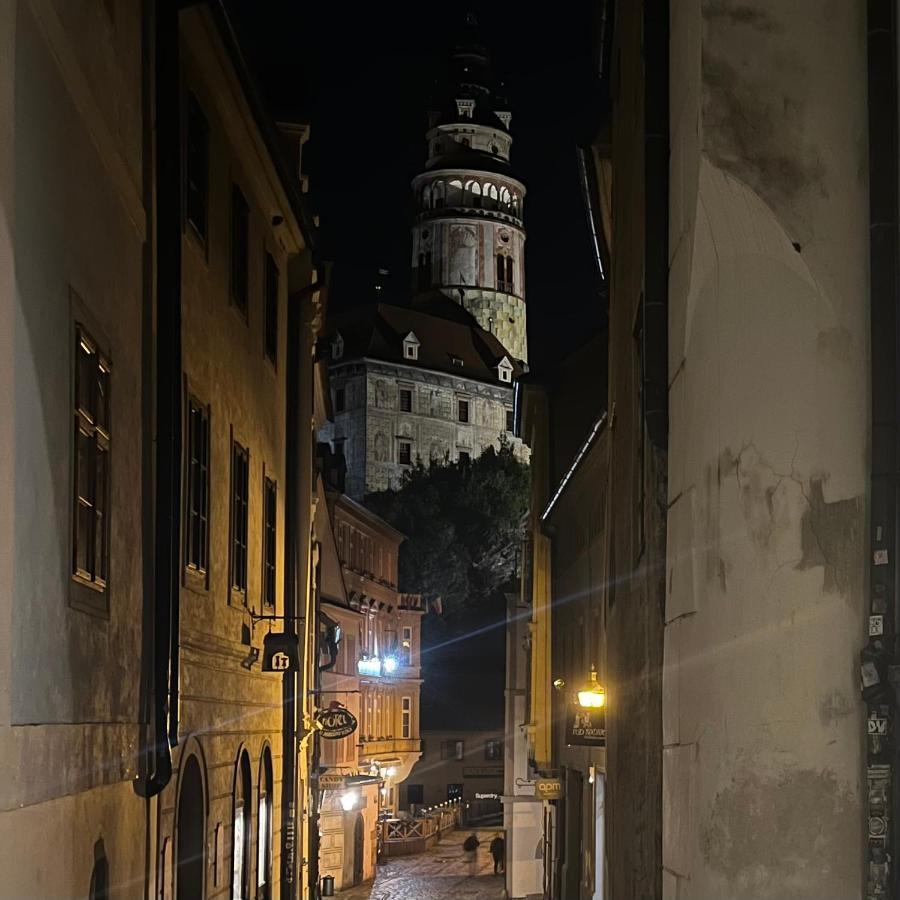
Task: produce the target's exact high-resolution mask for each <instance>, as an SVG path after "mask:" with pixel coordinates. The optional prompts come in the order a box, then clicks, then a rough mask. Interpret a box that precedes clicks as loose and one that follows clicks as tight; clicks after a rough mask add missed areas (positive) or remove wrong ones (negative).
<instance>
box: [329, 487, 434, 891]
mask: <svg viewBox="0 0 900 900" xmlns="http://www.w3.org/2000/svg"><path fill="white" fill-rule="evenodd" d="M320 485H321V487H320V496H324V498H325V502H324V503H322V502H320V503H319V504H318V506H317V509H316V538H317V541H318V544H319V547H320V582H319V583H320V588H319V590H320V593H319V629H320V635H321V638H320V654H319V658H320V662H319V688H318V690H319V706H320V707H321V708H323V709H327V708H329V707H334V706H338V705H339V706H342V707H345V708H346V709H348V710H350V712H351V713H353V715H354V716H355V717H356V720H357V723H358V726H357V730H356V731H355V732H354V733H353V734H351V735H349V736H347V737H344V738H340V739H336V740H327V739H324V738H319V739H318V753H317V771H318V772H320V773H321V774H320V776H319V777H320V784H321V785H324V787H322V789H321V790H320V795H319V799H320V809H319V833H320V849H319V859H320V863H319V868H320V873H321V875H322V876H323V877H324V876H327V875H331V876H332V877H334V879H335V887H336V888H337V889H341V888H344V887H349V886H351V885H354V884H359V883H360V882H361V881H368V880H369V879H371V878H374V876H375V862H376V854H377V846H378V841H377V828H378V819H379V816H380V815H381V813H383V812H391V811H393V810H396V809H397V803H398V793H399V791H400V790H401V787H400V786H401V785H402V783H403V782H404V781H405V779H406V778H408V776H409V773H410V771H411V770H412V768H413V766H414V765H415V763H416V761H417V760H418V759H419V756H420V753H421V748H420V740H419V692H420V687H421V668H420V666H421V656H420V654H421V618H422V615H423V612H424V607H423V605H422V602H421V598H419V597H418V596H417V595H412V594H401V593H400V592H399V590H398V586H397V564H398V555H399V551H400V545H401V543H402V541H403V540H404V537H403V535H401V534H400V533H399V532H397V531H396V530H395V529H393V528H391V526H389V525H388V524H387V523H386V522H384V521H383V520H382V519H380V518H378V517H377V516H375V515H373V514H372V513H371V512H369V511H368V510H367V509H365V508H364V507H363V506H361V505H360V504H358V503H356V502H355V501H354V500H352V499H350V498H349V497H348V496H346V495H345V494H343V493H340V492H338V491H334V490H327V489H326V488H325V487H324V485H323V483H322V482H320Z"/></svg>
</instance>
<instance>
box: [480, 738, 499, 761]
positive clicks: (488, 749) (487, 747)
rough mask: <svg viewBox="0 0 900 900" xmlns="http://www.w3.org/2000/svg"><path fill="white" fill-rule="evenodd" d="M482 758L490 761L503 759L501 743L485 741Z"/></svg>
mask: <svg viewBox="0 0 900 900" xmlns="http://www.w3.org/2000/svg"><path fill="white" fill-rule="evenodd" d="M484 758H485V759H492V760H497V759H503V741H485V742H484Z"/></svg>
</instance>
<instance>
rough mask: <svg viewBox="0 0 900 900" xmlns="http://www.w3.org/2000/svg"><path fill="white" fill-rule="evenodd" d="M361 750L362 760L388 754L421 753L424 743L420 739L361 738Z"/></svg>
mask: <svg viewBox="0 0 900 900" xmlns="http://www.w3.org/2000/svg"><path fill="white" fill-rule="evenodd" d="M359 748H360V749H359V755H360V758H362V757H369V756H384V755H386V754H388V753H421V752H422V741H421V740H420V739H419V738H394V737H387V738H386V737H377V738H372V739H369V738H368V737H360V739H359Z"/></svg>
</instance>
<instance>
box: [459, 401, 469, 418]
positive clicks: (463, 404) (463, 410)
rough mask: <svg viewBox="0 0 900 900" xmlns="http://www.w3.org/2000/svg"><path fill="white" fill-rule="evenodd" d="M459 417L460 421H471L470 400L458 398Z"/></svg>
mask: <svg viewBox="0 0 900 900" xmlns="http://www.w3.org/2000/svg"><path fill="white" fill-rule="evenodd" d="M456 411H457V419H458V420H459V421H460V422H468V421H469V401H468V400H462V399H460V400H458V401H457V406H456Z"/></svg>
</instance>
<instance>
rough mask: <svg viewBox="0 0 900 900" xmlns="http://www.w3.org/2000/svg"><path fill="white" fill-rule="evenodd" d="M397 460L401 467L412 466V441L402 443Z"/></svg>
mask: <svg viewBox="0 0 900 900" xmlns="http://www.w3.org/2000/svg"><path fill="white" fill-rule="evenodd" d="M397 459H398V462H399V463H400V465H401V466H411V465H412V443H411V442H410V441H400V449H399V453H398V455H397Z"/></svg>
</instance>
